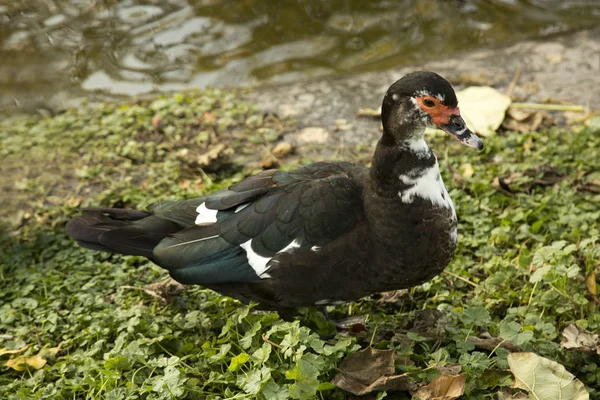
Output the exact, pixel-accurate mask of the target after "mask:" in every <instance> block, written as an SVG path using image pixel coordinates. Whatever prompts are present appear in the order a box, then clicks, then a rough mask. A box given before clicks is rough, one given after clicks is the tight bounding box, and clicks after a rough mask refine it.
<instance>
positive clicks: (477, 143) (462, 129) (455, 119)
mask: <svg viewBox="0 0 600 400" xmlns="http://www.w3.org/2000/svg"><path fill="white" fill-rule="evenodd" d="M439 128H440V129H441V130H443V131H444V132H446V133H447V134H449V135H450V136H452V137H453V138H455V139H456V140H458V141H459V142H461V143H462V144H464V145H465V146H469V147H475V148H476V149H477V150H481V149H483V142H482V141H481V139H479V136H477V135H476V134H474V133H473V132H471V130H470V129H469V128H467V124H465V120H464V119H462V117H461V116H460V115H451V116H450V118H448V123H447V124H440V125H439Z"/></svg>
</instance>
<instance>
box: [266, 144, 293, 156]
mask: <svg viewBox="0 0 600 400" xmlns="http://www.w3.org/2000/svg"><path fill="white" fill-rule="evenodd" d="M292 150H294V148H293V147H292V145H291V144H290V143H288V142H279V143H277V144H276V145H275V147H273V150H271V153H273V155H274V156H275V157H285V156H287V155H288V154H290V153H291V152H292Z"/></svg>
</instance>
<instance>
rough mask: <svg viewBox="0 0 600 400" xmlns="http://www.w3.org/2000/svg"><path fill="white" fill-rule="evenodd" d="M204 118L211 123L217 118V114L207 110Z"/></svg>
mask: <svg viewBox="0 0 600 400" xmlns="http://www.w3.org/2000/svg"><path fill="white" fill-rule="evenodd" d="M202 119H203V120H204V121H206V122H208V123H209V124H212V123H214V122H215V121H216V120H217V116H216V115H215V114H211V113H209V112H205V113H204V115H203V116H202Z"/></svg>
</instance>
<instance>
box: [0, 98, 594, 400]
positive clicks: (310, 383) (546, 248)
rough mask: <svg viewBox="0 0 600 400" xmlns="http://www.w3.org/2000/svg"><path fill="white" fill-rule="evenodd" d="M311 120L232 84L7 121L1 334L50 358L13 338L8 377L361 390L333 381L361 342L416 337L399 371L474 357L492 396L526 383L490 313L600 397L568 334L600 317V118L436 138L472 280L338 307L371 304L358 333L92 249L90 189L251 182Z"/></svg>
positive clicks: (116, 389)
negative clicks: (85, 237)
mask: <svg viewBox="0 0 600 400" xmlns="http://www.w3.org/2000/svg"><path fill="white" fill-rule="evenodd" d="M155 115H159V116H161V118H160V121H158V117H155ZM153 119H154V122H153ZM159 122H160V123H159ZM374 125H376V124H375V123H374ZM292 127H293V122H290V121H280V120H279V119H277V118H275V117H264V116H263V115H262V114H260V113H258V112H257V111H254V110H253V108H252V106H251V105H248V104H245V103H243V102H240V101H238V100H237V99H236V97H235V94H234V93H230V92H219V91H208V92H206V93H189V94H185V95H175V96H171V97H165V98H163V99H160V100H156V101H154V102H151V103H147V104H146V103H141V104H136V105H126V106H115V105H106V106H103V107H97V108H90V109H86V110H67V111H65V112H64V113H62V114H60V115H57V116H55V117H52V118H44V119H43V118H15V119H12V120H9V121H4V122H2V124H1V125H0V141H1V144H0V156H1V157H2V158H1V160H0V164H1V165H2V169H3V173H2V176H1V177H0V183H1V185H0V189H1V190H2V192H1V193H2V198H3V203H4V204H3V209H2V213H1V217H2V220H3V224H2V230H1V231H0V248H1V249H2V253H3V254H2V257H1V259H0V285H1V286H2V289H1V290H0V348H5V349H20V348H22V347H24V346H25V345H30V347H29V348H27V349H26V350H25V351H24V352H22V353H21V354H20V355H25V356H33V355H36V354H38V353H39V352H40V351H42V352H43V353H44V354H45V357H46V359H47V364H46V365H45V366H44V367H43V368H41V369H35V368H33V367H27V368H25V370H23V371H17V370H14V369H11V368H9V367H7V366H4V364H5V362H6V361H7V360H8V359H9V357H10V355H9V354H4V355H1V356H0V357H1V358H0V363H1V364H2V366H0V372H1V375H0V396H1V397H2V398H9V399H37V398H50V399H63V398H64V399H80V398H81V399H85V398H90V399H174V398H187V399H196V398H197V399H204V398H211V399H217V398H222V399H224V398H236V399H241V398H255V397H256V398H261V399H285V398H288V397H289V398H298V399H310V398H322V399H325V398H327V399H329V398H333V399H344V398H348V394H347V393H345V392H343V391H341V390H339V389H335V388H334V387H333V385H331V384H330V383H329V382H330V381H331V380H332V378H333V377H334V376H335V374H336V368H337V367H338V366H339V364H340V362H341V360H342V359H343V357H344V356H346V355H347V354H350V353H353V352H355V351H357V350H358V349H360V348H365V347H367V346H369V345H371V346H373V347H376V348H378V349H389V348H391V349H396V371H397V372H398V373H408V376H409V377H410V378H411V379H412V380H414V382H415V383H417V384H422V383H427V382H429V381H431V379H433V378H434V377H435V376H437V375H439V371H438V369H439V368H440V367H443V366H446V367H448V366H454V365H458V366H459V367H460V371H461V373H464V374H466V376H467V383H466V388H465V390H466V395H465V396H464V397H463V398H465V399H491V398H493V396H494V394H495V393H497V392H498V391H505V392H510V391H511V389H509V386H510V385H511V384H512V375H511V373H510V372H509V371H508V365H507V361H506V359H507V354H508V350H506V349H505V348H504V347H502V346H499V347H496V348H491V349H485V348H481V347H475V345H474V344H473V343H472V341H470V340H469V338H470V337H476V336H479V335H480V334H481V333H483V332H489V334H490V335H491V336H493V337H499V338H500V339H501V340H505V341H507V342H512V343H513V344H514V345H517V346H519V347H520V348H521V349H523V350H524V351H531V352H535V353H537V354H539V355H542V356H544V357H548V358H550V359H553V360H556V361H557V362H559V363H561V364H563V365H564V366H565V367H566V368H567V370H568V371H570V372H571V373H573V374H574V375H576V376H577V377H578V378H579V379H580V380H581V381H583V383H584V384H585V385H586V386H587V388H588V390H589V391H590V393H591V398H596V397H598V396H600V390H598V389H597V388H598V387H600V368H598V358H597V356H595V355H593V354H586V353H579V352H573V351H568V350H566V349H564V348H562V347H561V345H560V341H561V331H562V329H564V328H565V327H566V326H567V325H568V324H570V323H577V324H578V325H580V326H582V327H584V328H586V329H588V330H590V331H598V330H600V313H599V312H598V304H597V302H596V301H595V300H594V296H593V295H592V294H591V293H590V290H589V289H588V288H587V287H586V283H585V282H586V279H587V280H588V282H592V280H591V279H588V277H589V276H590V274H592V273H598V272H599V271H598V268H599V267H600V265H599V264H598V261H599V259H600V244H599V239H598V237H599V227H598V225H599V224H598V222H599V220H600V207H599V204H600V195H599V194H598V191H599V190H598V189H600V187H599V181H600V150H599V149H600V131H598V130H596V131H594V130H593V129H591V128H581V127H574V128H568V129H567V128H552V129H550V130H548V131H544V132H532V133H527V134H521V133H510V132H509V133H503V134H500V135H498V136H496V137H492V138H487V139H486V140H485V144H486V148H485V150H484V151H483V152H481V153H477V152H475V151H472V150H469V149H466V148H463V147H459V146H458V145H457V144H455V143H454V142H453V141H450V140H447V139H446V138H439V137H435V138H432V140H431V141H432V147H434V148H435V149H436V150H437V153H438V155H440V164H441V166H442V169H443V174H444V178H445V182H446V185H447V186H448V187H450V188H452V189H451V191H450V194H451V196H452V198H453V199H454V202H455V205H456V208H457V212H458V215H459V219H460V244H459V248H458V251H457V254H456V256H455V258H454V260H453V261H452V263H451V265H450V266H449V268H448V270H449V271H450V272H452V273H453V274H456V275H459V276H461V277H462V278H464V279H465V280H461V279H458V278H456V277H455V276H451V275H449V274H443V275H440V276H438V277H436V278H434V279H433V280H432V281H430V282H428V283H426V284H424V285H421V286H419V287H415V288H413V289H411V290H409V291H407V292H401V293H397V294H396V295H395V296H382V297H381V296H375V297H374V298H372V299H363V300H361V301H358V302H355V303H351V304H348V305H344V306H337V307H331V308H330V309H329V311H330V315H331V317H332V318H342V317H345V316H360V315H362V316H366V317H367V321H366V327H367V330H366V331H361V332H358V333H353V332H348V331H345V332H340V333H337V334H336V335H330V334H331V333H332V326H331V325H330V324H328V323H327V322H326V321H325V320H324V319H323V317H322V315H321V314H320V313H319V312H316V311H315V310H312V309H306V310H300V312H299V315H298V319H297V320H296V321H294V322H284V321H281V320H280V319H278V316H277V315H276V314H273V313H266V312H257V311H254V310H250V308H248V307H244V306H241V305H240V304H239V303H238V302H236V301H234V300H231V299H229V298H226V297H222V296H220V295H218V294H215V293H214V292H211V291H209V290H205V289H202V288H200V287H189V288H187V289H186V290H185V291H181V290H174V291H172V293H170V295H169V296H168V301H163V300H162V299H161V298H157V297H155V296H153V295H152V294H154V293H155V292H157V291H159V289H158V288H157V287H156V286H153V287H150V289H152V290H154V292H148V291H144V290H143V289H144V288H145V287H146V285H149V284H152V283H155V282H160V281H163V280H165V279H166V278H167V274H166V273H165V272H164V271H162V270H161V269H160V268H159V267H157V266H155V265H153V264H152V263H150V262H148V261H146V260H144V259H142V258H139V257H125V256H118V255H108V254H103V253H95V252H91V251H88V250H85V249H81V248H79V247H77V246H76V245H75V244H74V243H73V242H72V241H71V240H70V239H69V238H68V237H67V236H66V234H65V233H64V224H65V222H66V221H67V219H68V218H69V217H70V216H71V215H73V214H74V213H75V208H76V207H79V206H98V205H101V206H111V207H112V206H126V207H143V206H145V205H146V204H148V203H150V202H152V201H155V200H158V199H168V198H178V197H193V196H197V195H199V194H201V193H204V192H208V191H214V190H217V189H219V188H222V187H224V186H227V185H229V184H231V183H232V182H235V181H239V180H240V179H241V178H242V177H243V176H245V175H246V174H248V173H251V172H253V171H254V169H253V168H248V167H247V162H248V160H254V161H258V160H260V158H262V155H263V153H264V151H265V149H266V148H267V147H266V146H268V145H269V143H272V142H273V141H275V140H276V139H277V137H279V136H280V135H281V134H282V133H283V132H285V131H286V130H287V129H291V128H292ZM374 129H376V127H374ZM219 143H224V144H225V145H226V147H229V148H231V149H233V154H231V155H230V156H229V157H219V158H218V159H217V160H218V161H217V162H215V163H213V168H212V170H211V168H210V167H208V168H207V167H206V165H204V164H202V162H201V159H200V158H198V157H199V156H201V155H202V154H205V153H206V152H208V151H210V149H213V148H215V146H217V145H218V144H219ZM249 143H250V144H249ZM446 151H447V154H448V157H447V158H446V157H444V154H445V153H446ZM199 160H200V161H199ZM294 162H297V161H294ZM467 164H469V165H467ZM203 165H204V167H203V169H204V170H201V167H202V166H203ZM215 165H217V166H218V168H217V167H215ZM471 168H472V172H473V174H472V176H470V177H465V176H463V175H461V174H460V171H468V170H470V169H471ZM466 175H469V174H466ZM495 178H500V179H499V182H501V183H502V184H501V185H498V184H497V183H496V184H494V180H495ZM5 199H6V200H5ZM588 286H590V287H591V286H592V285H588ZM596 300H597V299H596ZM496 343H497V342H496ZM58 346H60V349H58V352H56V351H52V350H48V349H54V348H56V347H58ZM43 349H46V350H43ZM432 367H435V368H432ZM383 395H384V394H383V393H380V394H379V395H378V396H379V397H378V398H382V397H383ZM386 398H396V399H410V398H411V396H410V395H409V394H408V393H405V392H400V393H392V392H390V393H388V394H387V397H386Z"/></svg>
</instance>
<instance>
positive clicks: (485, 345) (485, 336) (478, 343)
mask: <svg viewBox="0 0 600 400" xmlns="http://www.w3.org/2000/svg"><path fill="white" fill-rule="evenodd" d="M467 340H468V341H469V342H471V343H473V344H474V345H475V347H478V348H480V349H484V350H488V351H493V350H494V349H496V348H497V347H502V348H503V349H506V350H508V351H512V352H520V351H522V350H521V348H520V347H519V346H517V345H516V344H514V343H512V342H508V341H506V340H503V339H500V338H498V337H494V336H492V335H490V334H489V333H488V332H484V333H482V334H480V335H479V336H477V337H475V336H469V338H468V339H467Z"/></svg>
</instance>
